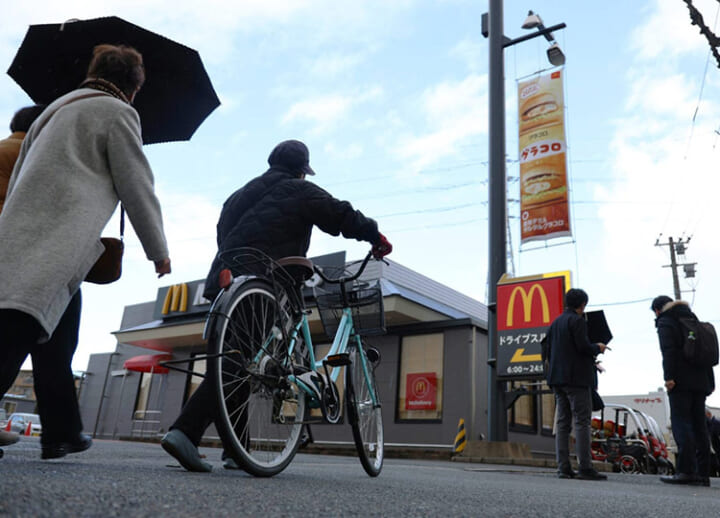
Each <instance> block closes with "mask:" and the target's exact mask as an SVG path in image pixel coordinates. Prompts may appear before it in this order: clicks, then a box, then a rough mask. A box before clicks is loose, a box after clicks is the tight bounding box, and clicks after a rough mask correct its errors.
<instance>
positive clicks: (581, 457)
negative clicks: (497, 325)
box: [546, 289, 607, 480]
mask: <svg viewBox="0 0 720 518" xmlns="http://www.w3.org/2000/svg"><path fill="white" fill-rule="evenodd" d="M587 303H588V296H587V293H585V292H584V291H583V290H579V289H571V290H568V292H567V293H566V294H565V311H564V312H563V313H562V314H561V315H560V316H559V317H557V318H556V319H555V320H554V321H553V323H552V324H550V329H549V330H548V333H547V344H548V352H547V360H548V371H547V373H546V378H547V383H548V385H549V386H550V387H552V389H553V392H554V393H555V405H556V412H557V422H556V425H557V429H556V433H555V450H556V451H555V455H556V458H557V464H558V477H560V478H574V477H578V478H581V479H584V480H604V479H606V478H607V476H605V475H603V474H602V473H598V472H597V471H596V470H595V469H594V468H593V466H592V455H591V451H590V432H591V431H590V420H591V416H592V389H593V388H594V387H595V356H597V355H598V354H600V353H603V352H605V349H606V346H605V344H602V343H597V344H593V343H590V339H589V338H588V331H587V322H586V321H585V318H583V313H584V312H585V306H587ZM573 418H574V421H575V446H576V454H577V459H578V464H579V468H580V470H579V473H575V472H574V471H573V469H572V467H571V465H570V447H569V443H570V430H572V424H573Z"/></svg>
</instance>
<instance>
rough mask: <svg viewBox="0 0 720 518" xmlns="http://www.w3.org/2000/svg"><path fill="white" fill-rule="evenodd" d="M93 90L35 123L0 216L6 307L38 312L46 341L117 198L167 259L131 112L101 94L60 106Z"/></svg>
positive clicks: (154, 256)
mask: <svg viewBox="0 0 720 518" xmlns="http://www.w3.org/2000/svg"><path fill="white" fill-rule="evenodd" d="M93 92H95V90H90V89H78V90H74V91H73V92H70V93H69V94H67V95H65V96H63V97H61V98H59V99H58V100H56V101H55V102H53V103H52V104H51V105H50V106H48V108H47V109H45V111H44V112H43V114H42V115H41V116H40V117H39V118H38V119H37V120H36V121H35V123H34V124H33V126H32V127H31V128H30V130H29V131H28V133H27V136H26V138H25V140H24V141H23V144H22V147H21V149H20V155H19V157H18V160H17V163H16V164H15V168H14V170H13V174H12V176H11V178H10V184H9V188H8V194H7V198H6V200H5V207H4V209H3V212H2V213H0V308H11V309H17V310H20V311H23V312H25V313H28V314H30V315H32V316H33V317H35V318H36V319H37V320H38V322H39V323H40V324H41V325H42V327H43V329H44V330H45V332H46V333H47V336H45V337H44V338H45V339H47V338H48V337H49V336H50V334H52V332H53V330H54V329H55V327H56V326H57V323H58V321H59V320H60V317H61V316H62V314H63V313H64V311H65V309H66V307H67V305H68V303H69V301H70V299H71V297H72V296H73V295H74V293H75V292H76V291H77V289H78V288H79V286H80V283H82V281H83V279H84V278H85V276H86V275H87V272H88V271H89V270H90V268H91V267H92V265H93V264H94V263H95V261H96V260H97V258H98V257H99V256H100V255H101V253H102V251H103V250H104V248H103V246H102V244H101V243H100V233H101V232H102V230H103V229H104V227H105V225H106V224H107V222H108V220H109V219H110V217H111V216H112V214H113V212H114V211H115V209H116V207H117V204H118V201H121V202H122V204H123V205H124V206H125V210H126V212H127V215H128V218H129V220H130V222H131V223H132V226H133V228H134V229H135V232H136V234H137V236H138V238H139V239H140V242H141V243H142V246H143V249H144V250H145V254H146V256H147V258H148V259H149V260H151V261H157V260H161V259H165V258H167V257H168V249H167V243H166V239H165V234H164V230H163V223H162V215H161V211H160V203H159V201H158V199H157V197H156V195H155V190H154V180H153V174H152V171H151V169H150V166H149V164H148V161H147V159H146V157H145V154H144V153H143V149H142V139H141V133H140V119H139V117H138V114H137V112H136V111H135V109H134V108H133V107H132V106H130V105H128V104H126V103H124V102H122V101H120V100H118V99H116V98H114V97H112V96H110V95H103V96H101V97H91V98H87V99H81V100H77V101H75V102H72V103H70V104H67V105H65V106H62V107H60V108H59V109H58V110H57V112H56V108H57V107H58V106H61V105H62V104H63V103H65V102H66V101H67V100H68V99H71V98H73V97H77V96H81V95H84V94H88V93H93ZM48 118H49V121H48V122H47V124H46V125H45V126H44V127H42V128H41V126H42V123H43V121H45V120H46V119H48Z"/></svg>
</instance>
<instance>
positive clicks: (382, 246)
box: [161, 140, 392, 471]
mask: <svg viewBox="0 0 720 518" xmlns="http://www.w3.org/2000/svg"><path fill="white" fill-rule="evenodd" d="M268 163H269V164H270V168H269V169H268V170H267V171H266V172H265V173H264V174H262V175H260V176H258V177H257V178H255V179H253V180H251V181H250V182H248V183H247V184H246V185H245V186H244V187H242V188H240V189H238V190H237V191H235V192H234V193H233V194H232V195H230V197H229V198H228V199H227V201H225V204H224V205H223V208H222V212H221V214H220V220H219V221H218V224H217V245H218V251H217V255H216V256H215V259H214V260H213V263H212V266H211V267H210V272H209V273H208V276H207V280H206V282H205V291H204V296H205V297H206V298H207V299H210V300H212V299H214V298H215V297H216V296H217V294H218V293H219V292H220V286H219V280H218V275H219V273H220V271H221V270H222V269H223V268H224V267H225V266H224V265H223V264H222V261H221V260H220V255H221V254H222V253H223V252H224V251H226V250H231V249H234V248H239V247H252V248H256V249H258V250H261V251H262V252H264V253H265V254H267V255H269V256H270V257H271V258H273V259H280V258H282V257H288V256H303V257H304V256H305V255H306V253H307V250H308V247H309V246H310V236H311V233H312V229H313V227H314V226H317V227H318V228H319V229H320V230H322V231H324V232H327V233H328V234H332V235H333V236H337V235H340V234H342V235H343V236H344V237H346V238H354V239H357V240H358V241H368V242H369V243H371V244H372V245H373V249H372V251H373V255H374V256H375V258H376V259H379V258H382V257H383V256H385V255H387V254H389V253H390V252H391V251H392V245H391V244H390V243H389V242H388V240H387V239H386V238H385V236H383V235H382V234H381V233H380V232H379V231H378V227H377V223H375V221H373V220H372V219H370V218H367V217H365V216H364V215H363V214H362V213H361V212H360V211H357V210H355V209H353V207H352V205H351V204H350V203H348V202H346V201H340V200H338V199H336V198H333V197H332V196H331V195H330V194H329V193H328V192H326V191H325V190H323V189H321V188H320V187H318V186H317V185H315V184H313V183H311V182H308V181H306V180H305V177H306V176H308V175H315V171H313V170H312V168H311V167H310V153H309V151H308V148H307V146H306V145H305V144H303V143H302V142H300V141H298V140H286V141H284V142H281V143H279V144H278V145H277V146H275V148H274V149H273V150H272V152H271V153H270V156H269V157H268ZM206 381H207V378H206V379H205V381H203V382H202V383H201V384H200V386H199V387H198V388H197V390H196V391H195V392H194V393H193V395H192V397H191V398H190V399H189V400H188V402H187V404H186V405H185V407H184V408H183V410H182V412H181V414H180V416H179V417H178V418H177V420H176V421H175V423H173V425H172V426H171V427H170V431H169V432H168V433H167V434H165V436H164V437H163V439H162V440H161V445H162V447H163V448H164V449H165V450H166V451H167V452H168V453H170V455H172V456H173V457H175V458H176V459H177V460H178V461H179V462H180V464H181V465H182V466H183V467H184V468H185V469H187V470H189V471H211V469H212V467H211V466H210V464H208V463H207V462H205V461H203V460H202V459H201V458H200V454H199V452H198V449H197V447H198V445H199V444H200V440H201V438H202V435H203V433H204V432H205V430H206V429H207V427H208V426H210V424H211V423H212V421H213V418H214V414H215V397H214V394H213V389H212V387H211V386H210V385H209V383H206ZM228 460H230V459H228ZM226 467H234V466H232V463H230V464H228V463H226Z"/></svg>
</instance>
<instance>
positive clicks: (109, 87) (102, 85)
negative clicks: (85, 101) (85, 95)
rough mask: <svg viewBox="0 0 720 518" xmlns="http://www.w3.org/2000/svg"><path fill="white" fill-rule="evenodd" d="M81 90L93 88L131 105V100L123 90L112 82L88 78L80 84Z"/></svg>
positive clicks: (98, 78)
mask: <svg viewBox="0 0 720 518" xmlns="http://www.w3.org/2000/svg"><path fill="white" fill-rule="evenodd" d="M80 88H92V89H93V90H100V91H101V92H105V93H106V94H110V95H112V96H113V97H115V98H116V99H120V100H121V101H123V102H124V103H127V104H130V100H129V99H128V98H127V96H126V95H125V94H124V93H123V92H122V90H120V89H119V88H118V87H117V86H115V85H114V84H113V83H111V82H110V81H107V80H105V79H102V78H100V77H89V78H87V79H86V80H85V81H83V82H82V83H80Z"/></svg>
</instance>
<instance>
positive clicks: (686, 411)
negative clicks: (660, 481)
mask: <svg viewBox="0 0 720 518" xmlns="http://www.w3.org/2000/svg"><path fill="white" fill-rule="evenodd" d="M668 398H669V400H670V421H671V423H672V432H673V437H675V443H676V444H677V448H678V453H677V466H675V468H676V471H677V472H678V473H684V474H686V475H697V476H699V477H703V478H707V477H708V476H709V474H710V438H709V436H708V431H707V424H706V422H705V394H704V393H703V392H679V391H677V390H673V391H671V392H668Z"/></svg>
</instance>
